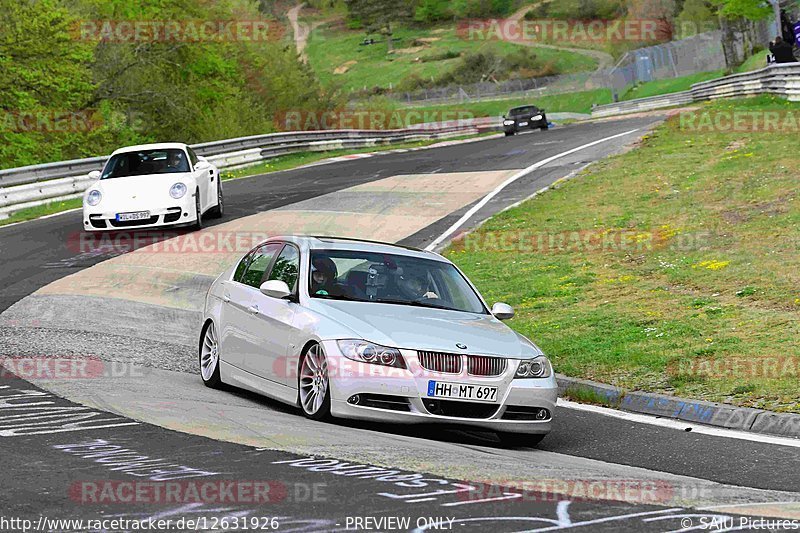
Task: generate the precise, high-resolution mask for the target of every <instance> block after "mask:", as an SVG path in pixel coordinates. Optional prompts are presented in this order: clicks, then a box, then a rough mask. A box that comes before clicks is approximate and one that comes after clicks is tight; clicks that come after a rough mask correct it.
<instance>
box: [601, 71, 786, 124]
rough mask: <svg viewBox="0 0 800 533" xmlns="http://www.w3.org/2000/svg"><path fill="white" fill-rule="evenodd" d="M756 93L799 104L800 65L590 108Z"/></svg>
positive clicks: (647, 106)
mask: <svg viewBox="0 0 800 533" xmlns="http://www.w3.org/2000/svg"><path fill="white" fill-rule="evenodd" d="M757 94H774V95H777V96H783V97H786V99H788V100H789V101H792V102H800V63H784V64H777V65H770V66H768V67H766V68H763V69H761V70H754V71H752V72H744V73H742V74H733V75H731V76H724V77H722V78H718V79H716V80H710V81H704V82H701V83H695V84H694V85H692V88H691V89H690V90H688V91H683V92H679V93H672V94H664V95H661V96H652V97H649V98H640V99H637V100H628V101H625V102H616V103H613V104H606V105H601V106H597V107H595V108H594V109H592V117H593V118H597V117H606V116H611V115H619V114H624V113H636V112H639V111H647V110H651V109H663V108H665V107H672V106H676V105H686V104H690V103H693V102H702V101H705V100H714V99H718V98H739V97H744V96H753V95H757Z"/></svg>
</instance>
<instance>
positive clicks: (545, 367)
mask: <svg viewBox="0 0 800 533" xmlns="http://www.w3.org/2000/svg"><path fill="white" fill-rule="evenodd" d="M550 372H551V367H550V361H548V360H547V357H545V356H543V355H541V356H539V357H537V358H536V359H525V360H523V361H520V363H519V366H518V367H517V373H516V374H514V379H528V378H549V377H550Z"/></svg>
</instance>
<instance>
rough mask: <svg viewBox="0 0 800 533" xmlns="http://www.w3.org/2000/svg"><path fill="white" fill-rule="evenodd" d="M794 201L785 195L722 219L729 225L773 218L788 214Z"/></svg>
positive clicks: (739, 210) (744, 208) (732, 213)
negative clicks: (760, 216) (756, 217)
mask: <svg viewBox="0 0 800 533" xmlns="http://www.w3.org/2000/svg"><path fill="white" fill-rule="evenodd" d="M734 142H735V141H734ZM731 144H733V143H731ZM793 200H794V197H793V196H791V195H784V196H781V197H780V198H776V199H775V200H772V201H769V202H758V203H754V204H751V205H748V206H746V207H740V208H738V209H729V210H727V211H723V212H722V213H721V214H722V219H723V220H725V222H727V223H729V224H741V223H742V222H747V221H748V220H750V219H751V218H753V217H755V216H759V215H762V216H767V217H773V216H776V215H780V214H783V213H787V212H788V211H789V206H788V204H789V202H791V201H793Z"/></svg>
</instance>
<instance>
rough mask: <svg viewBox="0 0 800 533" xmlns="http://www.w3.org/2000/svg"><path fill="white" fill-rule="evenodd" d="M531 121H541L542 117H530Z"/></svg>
mask: <svg viewBox="0 0 800 533" xmlns="http://www.w3.org/2000/svg"><path fill="white" fill-rule="evenodd" d="M531 120H542V115H536V116H535V117H531Z"/></svg>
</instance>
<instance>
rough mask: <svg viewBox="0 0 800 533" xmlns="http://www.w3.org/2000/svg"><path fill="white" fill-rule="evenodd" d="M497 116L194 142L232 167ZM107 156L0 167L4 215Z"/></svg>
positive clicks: (0, 213)
mask: <svg viewBox="0 0 800 533" xmlns="http://www.w3.org/2000/svg"><path fill="white" fill-rule="evenodd" d="M499 128H500V126H499V125H498V124H497V121H496V119H493V118H486V119H476V120H474V121H469V122H457V123H442V124H435V125H431V124H421V125H418V126H416V127H412V128H407V129H402V130H325V131H308V132H290V133H271V134H266V135H254V136H250V137H240V138H236V139H227V140H223V141H214V142H208V143H201V144H195V145H192V148H194V149H195V151H197V153H198V154H200V155H202V156H204V157H206V158H208V159H209V161H211V162H212V163H214V164H215V165H216V166H217V167H218V168H221V169H231V168H239V167H243V166H248V165H252V164H256V163H258V162H260V161H264V160H266V159H271V158H275V157H279V156H282V155H287V154H292V153H298V152H305V151H330V150H340V149H350V148H362V147H369V146H379V145H385V144H396V143H402V142H409V141H417V140H425V139H437V138H446V137H452V136H456V135H465V134H470V133H479V132H484V131H494V130H498V129H499ZM107 159H108V157H107V156H106V157H92V158H87V159H76V160H71V161H61V162H56V163H45V164H43V165H32V166H26V167H19V168H12V169H6V170H0V218H7V217H8V216H10V214H12V213H13V212H15V211H18V210H20V209H24V208H26V207H33V206H36V205H42V204H44V203H47V202H51V201H62V200H65V199H69V198H76V197H78V196H80V195H81V194H82V193H83V191H84V190H85V189H86V187H88V186H89V185H91V183H92V181H93V180H91V179H90V178H89V177H88V173H89V172H91V171H92V170H100V169H101V168H102V167H103V164H104V163H105V162H106V160H107Z"/></svg>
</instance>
